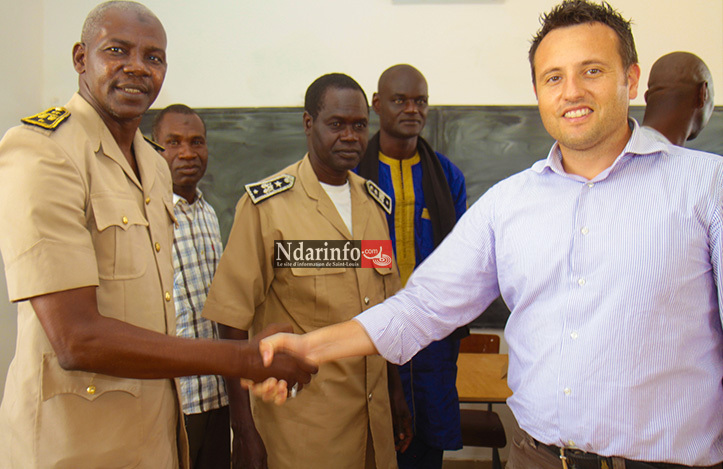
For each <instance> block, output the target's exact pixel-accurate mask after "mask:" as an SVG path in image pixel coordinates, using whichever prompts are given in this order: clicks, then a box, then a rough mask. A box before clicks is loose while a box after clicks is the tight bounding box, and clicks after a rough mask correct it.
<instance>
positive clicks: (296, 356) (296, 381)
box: [241, 324, 319, 405]
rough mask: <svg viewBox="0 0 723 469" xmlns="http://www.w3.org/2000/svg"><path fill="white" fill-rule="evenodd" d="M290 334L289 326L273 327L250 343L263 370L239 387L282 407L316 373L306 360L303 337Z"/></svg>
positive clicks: (314, 367)
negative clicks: (259, 358) (257, 355)
mask: <svg viewBox="0 0 723 469" xmlns="http://www.w3.org/2000/svg"><path fill="white" fill-rule="evenodd" d="M291 332H292V329H291V327H290V326H287V325H283V326H282V325H276V324H272V325H269V326H268V327H266V328H265V329H264V330H263V331H261V333H259V334H257V335H256V336H254V338H253V339H251V340H250V341H249V344H250V345H252V346H255V347H253V348H256V347H258V351H259V353H260V356H261V361H262V367H261V368H262V370H260V372H259V373H258V376H254V377H250V378H252V379H241V385H242V386H243V387H245V388H247V389H249V390H250V391H251V392H253V393H254V395H255V396H257V397H260V398H261V399H263V400H264V401H265V402H274V403H275V404H277V405H281V404H283V403H284V402H286V400H287V399H288V398H289V397H293V396H294V395H295V394H296V392H298V391H300V390H301V389H302V388H303V387H304V385H305V384H308V383H309V382H310V381H311V375H312V374H315V373H316V372H317V371H318V370H319V367H318V364H317V363H315V362H313V361H311V360H309V359H308V358H306V354H305V353H304V350H303V347H302V344H303V341H302V340H301V337H302V336H300V335H296V334H293V333H291Z"/></svg>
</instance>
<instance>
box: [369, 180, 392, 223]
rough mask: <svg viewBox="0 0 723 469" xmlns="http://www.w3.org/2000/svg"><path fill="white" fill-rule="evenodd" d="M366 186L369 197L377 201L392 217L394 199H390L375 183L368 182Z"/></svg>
mask: <svg viewBox="0 0 723 469" xmlns="http://www.w3.org/2000/svg"><path fill="white" fill-rule="evenodd" d="M366 186H367V191H368V192H369V195H371V196H372V199H374V200H376V201H377V203H378V204H379V205H381V206H382V208H383V209H384V211H385V212H387V213H388V214H389V215H391V214H392V198H391V197H389V196H388V195H387V193H386V192H384V191H383V190H382V189H381V188H380V187H379V186H377V185H376V184H374V182H372V181H370V180H367V182H366Z"/></svg>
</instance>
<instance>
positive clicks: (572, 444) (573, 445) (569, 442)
mask: <svg viewBox="0 0 723 469" xmlns="http://www.w3.org/2000/svg"><path fill="white" fill-rule="evenodd" d="M567 446H572V447H575V442H574V441H572V440H567Z"/></svg>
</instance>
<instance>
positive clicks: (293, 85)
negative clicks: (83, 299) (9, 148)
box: [0, 0, 723, 384]
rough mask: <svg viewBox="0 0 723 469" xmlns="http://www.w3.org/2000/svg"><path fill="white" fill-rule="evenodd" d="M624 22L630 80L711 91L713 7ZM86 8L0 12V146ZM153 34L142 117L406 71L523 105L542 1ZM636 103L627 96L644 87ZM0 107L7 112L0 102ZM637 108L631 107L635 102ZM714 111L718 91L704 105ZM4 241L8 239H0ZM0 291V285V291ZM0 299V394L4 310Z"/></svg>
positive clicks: (484, 98) (293, 8)
mask: <svg viewBox="0 0 723 469" xmlns="http://www.w3.org/2000/svg"><path fill="white" fill-rule="evenodd" d="M611 1H612V3H613V4H614V5H615V6H616V7H617V8H618V9H619V10H621V11H622V13H623V14H624V15H625V16H626V17H632V18H633V19H634V33H635V38H636V42H637V46H638V52H639V54H640V62H641V66H642V68H643V82H644V81H645V80H647V70H648V69H649V68H650V65H651V64H652V62H653V61H654V60H655V59H656V58H657V57H659V56H660V55H662V54H664V53H667V52H669V51H672V50H689V51H693V52H695V53H697V54H698V55H700V56H701V57H702V58H703V59H704V60H705V61H706V62H707V63H708V65H709V67H710V68H711V71H712V73H713V77H714V81H715V82H716V83H718V84H719V85H718V86H719V88H721V89H723V2H721V0H689V1H686V2H682V1H680V0H611ZM96 3H97V1H96V0H63V1H58V0H23V1H13V0H1V4H0V51H2V53H1V54H0V57H2V58H3V65H4V67H3V73H2V74H0V85H2V90H3V92H2V94H3V97H4V99H3V106H1V107H0V133H4V131H5V130H6V129H7V128H8V127H10V126H11V125H15V124H16V123H17V122H18V119H19V117H21V116H25V115H29V114H33V113H35V112H38V111H40V110H42V109H45V108H46V107H49V106H51V105H62V104H63V103H65V102H66V101H67V99H68V98H69V96H70V94H71V93H73V92H74V91H75V89H76V87H77V77H76V75H75V72H74V71H73V68H72V66H71V53H70V52H71V48H72V45H73V43H74V42H75V41H77V40H78V39H79V37H80V28H81V25H82V22H83V19H84V17H85V15H86V14H87V12H88V11H89V10H90V9H91V8H92V7H93V6H94V5H95V4H96ZM145 3H146V5H148V6H149V7H150V8H151V9H152V10H154V11H155V12H156V14H157V15H158V16H159V18H160V19H161V21H162V22H163V23H164V24H165V26H166V29H167V32H168V38H169V47H168V54H169V55H168V57H169V69H168V76H167V79H166V83H165V85H164V88H163V91H162V92H161V95H160V97H159V99H158V101H157V102H156V107H163V106H165V105H168V104H171V103H173V102H185V103H187V104H189V105H191V106H194V107H247V106H250V107H254V106H297V105H301V104H302V101H303V93H304V91H305V89H306V87H307V86H308V84H309V83H310V82H311V81H312V80H313V79H314V78H316V77H317V76H319V75H321V74H323V73H327V72H332V71H340V72H345V73H349V74H350V75H352V76H354V77H355V78H357V79H358V80H359V82H360V83H361V84H362V86H363V87H364V88H365V89H366V90H367V91H368V92H372V91H374V89H375V83H376V79H377V77H378V75H379V73H380V72H381V71H382V70H383V69H385V68H386V67H388V66H389V65H392V64H394V63H399V62H408V63H412V64H414V65H416V66H417V67H419V68H420V69H421V70H422V71H423V72H424V73H425V75H426V76H427V78H428V81H429V83H430V93H431V102H432V104H459V105H481V104H493V105H494V104H500V105H504V104H512V105H530V104H534V103H535V98H534V94H533V92H532V87H531V84H530V75H529V66H528V63H527V58H526V57H527V49H528V47H529V39H530V37H531V36H532V35H533V34H534V32H535V30H536V29H537V27H538V15H539V13H540V12H541V11H542V10H546V9H549V7H550V6H551V5H553V4H555V3H557V2H556V0H477V1H474V0H459V1H458V2H454V1H447V2H445V1H443V0H436V1H422V0H420V1H419V2H418V3H417V4H415V2H413V1H410V0H407V1H405V2H403V3H402V2H401V1H395V0H364V1H359V0H308V1H304V2H301V1H298V0H265V1H259V0H214V1H200V0H146V1H145ZM642 88H643V89H641V93H640V94H641V96H642V91H643V90H644V87H642ZM8 98H9V99H8ZM635 103H636V104H642V98H638V99H637V100H636V101H635ZM716 103H717V104H719V105H720V104H723V91H721V92H719V93H718V94H717V96H716ZM5 229H12V227H6V228H5ZM0 281H2V283H3V284H4V279H0ZM5 295H6V293H5V289H4V288H0V376H1V377H0V379H1V380H2V381H0V383H2V384H4V376H5V372H4V371H5V369H6V367H7V364H8V363H9V360H10V357H11V356H12V350H13V343H14V337H15V309H14V307H10V305H8V304H7V299H6V296H5Z"/></svg>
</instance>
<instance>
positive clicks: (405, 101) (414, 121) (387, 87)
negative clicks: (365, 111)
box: [372, 66, 428, 139]
mask: <svg viewBox="0 0 723 469" xmlns="http://www.w3.org/2000/svg"><path fill="white" fill-rule="evenodd" d="M427 101H428V96H427V80H425V79H424V76H423V75H422V74H421V73H420V72H419V71H418V70H416V69H415V68H413V67H411V66H398V67H396V68H394V69H393V70H391V71H389V73H388V74H387V73H385V75H383V76H382V79H380V83H379V91H378V92H376V93H374V96H373V98H372V106H373V108H374V112H376V113H377V114H378V115H379V127H380V130H381V131H382V132H383V133H385V134H387V135H388V136H390V137H393V138H398V139H409V138H415V137H418V136H419V134H421V133H422V129H424V124H425V123H426V121H427V111H428V103H427Z"/></svg>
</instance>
